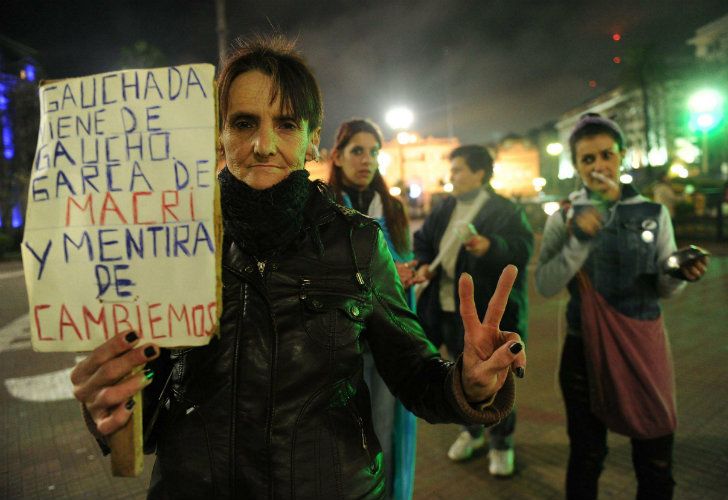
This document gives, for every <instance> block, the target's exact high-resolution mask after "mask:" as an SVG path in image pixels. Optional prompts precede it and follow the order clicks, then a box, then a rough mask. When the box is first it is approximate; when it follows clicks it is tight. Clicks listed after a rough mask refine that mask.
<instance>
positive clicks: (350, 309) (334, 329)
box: [299, 280, 371, 350]
mask: <svg viewBox="0 0 728 500" xmlns="http://www.w3.org/2000/svg"><path fill="white" fill-rule="evenodd" d="M309 283H310V282H308V281H307V280H304V283H303V285H302V286H301V291H300V294H299V303H300V310H301V318H302V322H303V327H304V330H305V331H306V335H307V336H308V338H309V339H310V340H311V341H313V342H315V343H316V344H318V345H320V346H321V347H323V348H325V349H330V350H336V349H342V348H345V347H348V346H350V345H352V344H355V343H356V342H358V340H359V336H360V335H361V332H362V331H363V330H364V327H365V322H366V318H367V316H368V315H369V313H370V312H371V304H370V303H369V302H367V301H365V300H364V297H360V296H358V295H356V294H353V293H352V294H342V293H337V292H336V291H328V290H322V289H315V288H313V287H311V286H309Z"/></svg>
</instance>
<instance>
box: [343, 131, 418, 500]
mask: <svg viewBox="0 0 728 500" xmlns="http://www.w3.org/2000/svg"><path fill="white" fill-rule="evenodd" d="M381 147H382V132H381V131H380V129H379V127H378V126H377V125H376V124H375V123H373V122H371V121H369V120H364V119H353V120H349V121H347V122H344V123H342V124H341V125H340V126H339V130H338V131H337V132H336V139H335V141H334V147H333V149H332V153H331V156H332V158H331V166H330V171H329V187H330V188H331V190H332V191H333V192H334V196H335V198H336V201H337V202H339V203H341V204H342V205H344V206H347V207H349V208H354V209H356V210H358V211H359V212H361V213H363V214H366V215H368V216H369V217H372V218H373V219H375V220H376V221H377V222H378V223H379V225H380V226H381V228H382V235H383V236H384V239H385V240H386V241H387V247H388V248H389V251H390V253H391V254H392V259H393V260H394V265H395V266H396V267H397V274H398V275H399V279H400V281H401V282H402V285H403V286H404V287H405V295H406V299H407V305H408V306H409V307H410V308H411V309H413V310H414V293H413V290H412V288H411V286H410V285H411V282H412V280H413V278H414V269H413V267H411V266H408V265H407V264H406V263H407V262H409V261H411V260H412V259H413V258H414V254H413V253H412V243H411V241H410V232H409V220H408V219H407V212H406V211H405V208H404V205H402V202H400V201H399V200H398V199H397V198H396V197H394V196H392V195H391V194H389V188H388V187H387V183H386V182H385V181H384V177H382V174H381V173H380V172H379V168H378V167H379V162H378V156H379V150H380V149H381ZM364 349H365V350H364V379H365V380H366V382H367V385H368V387H369V393H370V397H371V402H372V418H373V420H374V430H375V431H376V434H377V437H378V438H379V443H380V444H381V445H382V452H383V456H384V470H385V477H386V479H387V489H388V493H389V495H390V496H392V497H393V498H398V499H403V500H404V499H407V498H412V491H413V489H414V482H415V447H416V444H417V419H416V418H415V416H414V415H412V413H410V412H408V411H407V410H406V409H405V408H404V407H403V406H402V403H400V402H398V401H397V400H396V399H395V398H394V396H393V395H392V393H391V392H390V391H389V389H388V388H387V385H386V384H385V382H384V380H383V379H382V377H381V376H380V375H379V372H377V367H376V366H375V364H374V358H373V356H372V353H371V351H370V350H369V348H368V347H366V346H365V348H364Z"/></svg>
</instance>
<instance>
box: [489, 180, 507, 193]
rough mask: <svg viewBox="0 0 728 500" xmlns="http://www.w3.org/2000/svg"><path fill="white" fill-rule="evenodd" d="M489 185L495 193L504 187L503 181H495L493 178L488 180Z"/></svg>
mask: <svg viewBox="0 0 728 500" xmlns="http://www.w3.org/2000/svg"><path fill="white" fill-rule="evenodd" d="M490 185H491V186H492V187H493V189H495V190H496V191H497V190H498V189H503V187H504V186H505V184H503V181H501V180H499V179H495V178H493V179H491V180H490Z"/></svg>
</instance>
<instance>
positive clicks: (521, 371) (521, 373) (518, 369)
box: [515, 366, 526, 378]
mask: <svg viewBox="0 0 728 500" xmlns="http://www.w3.org/2000/svg"><path fill="white" fill-rule="evenodd" d="M515 371H516V377H518V378H523V376H524V375H525V374H526V370H525V369H524V368H523V367H522V366H518V367H516V370H515Z"/></svg>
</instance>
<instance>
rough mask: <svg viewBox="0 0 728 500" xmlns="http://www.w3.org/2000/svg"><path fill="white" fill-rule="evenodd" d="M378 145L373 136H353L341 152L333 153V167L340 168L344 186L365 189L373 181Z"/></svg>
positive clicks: (358, 134)
mask: <svg viewBox="0 0 728 500" xmlns="http://www.w3.org/2000/svg"><path fill="white" fill-rule="evenodd" d="M379 148H380V144H379V142H377V139H376V137H374V134H371V133H369V132H358V133H356V134H354V135H353V136H352V137H351V139H350V140H349V143H348V144H347V145H346V146H345V147H344V149H343V150H337V151H335V152H334V165H335V167H337V168H341V173H342V174H343V176H342V180H343V181H344V184H345V185H347V186H350V187H355V188H358V189H360V190H363V189H366V188H367V187H368V186H369V184H370V183H371V182H372V179H374V174H375V173H376V171H377V167H378V166H379V163H378V162H377V156H378V155H379Z"/></svg>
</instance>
